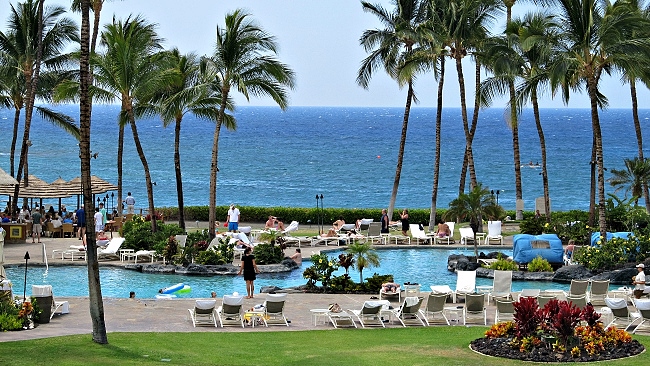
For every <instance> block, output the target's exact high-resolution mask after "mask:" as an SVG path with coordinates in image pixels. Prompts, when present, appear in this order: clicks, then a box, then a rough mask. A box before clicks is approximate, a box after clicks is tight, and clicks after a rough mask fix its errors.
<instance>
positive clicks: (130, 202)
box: [124, 192, 135, 214]
mask: <svg viewBox="0 0 650 366" xmlns="http://www.w3.org/2000/svg"><path fill="white" fill-rule="evenodd" d="M124 203H126V213H127V214H133V213H134V212H135V198H133V196H131V192H129V193H127V196H126V198H125V199H124Z"/></svg>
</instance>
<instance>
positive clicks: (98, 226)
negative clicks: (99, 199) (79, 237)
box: [93, 207, 104, 234]
mask: <svg viewBox="0 0 650 366" xmlns="http://www.w3.org/2000/svg"><path fill="white" fill-rule="evenodd" d="M93 217H94V218H95V233H97V234H99V233H101V232H102V231H104V216H102V213H101V212H99V208H97V207H95V216H93Z"/></svg>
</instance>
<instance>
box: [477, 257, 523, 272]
mask: <svg viewBox="0 0 650 366" xmlns="http://www.w3.org/2000/svg"><path fill="white" fill-rule="evenodd" d="M484 267H487V268H489V269H494V270H499V271H516V270H517V269H518V266H517V263H515V262H513V261H511V260H508V258H504V257H503V255H502V254H501V253H499V255H498V256H497V260H496V261H494V262H492V263H490V265H489V266H484Z"/></svg>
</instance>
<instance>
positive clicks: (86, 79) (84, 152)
mask: <svg viewBox="0 0 650 366" xmlns="http://www.w3.org/2000/svg"><path fill="white" fill-rule="evenodd" d="M81 13H82V16H81V57H80V59H79V63H80V94H79V109H80V113H79V122H80V123H79V130H80V131H79V132H80V135H81V136H80V141H79V153H80V155H81V184H82V186H83V194H84V206H85V207H88V209H87V210H86V223H87V224H88V225H87V227H89V226H91V222H92V219H91V217H92V211H91V209H92V207H93V205H94V203H93V197H92V188H91V184H90V124H91V108H90V106H91V104H92V100H91V97H90V95H89V92H88V89H89V86H90V65H89V58H90V57H89V54H90V52H89V49H88V43H89V37H90V36H89V34H88V32H89V30H90V24H89V22H90V21H89V18H90V14H89V13H90V0H82V1H81ZM86 232H87V237H86V238H87V239H86V245H87V247H88V251H87V254H88V298H89V300H90V301H89V307H90V318H91V320H92V323H93V341H94V342H96V343H99V344H107V343H108V337H107V336H106V322H105V321H104V302H103V300H102V288H101V283H100V279H99V264H98V262H97V248H96V242H95V231H94V230H86Z"/></svg>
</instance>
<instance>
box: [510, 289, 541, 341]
mask: <svg viewBox="0 0 650 366" xmlns="http://www.w3.org/2000/svg"><path fill="white" fill-rule="evenodd" d="M512 305H513V307H514V308H515V314H514V320H515V335H516V336H517V338H520V339H521V338H525V337H528V336H530V335H533V334H534V333H536V332H537V330H538V328H539V326H540V323H541V322H542V317H541V315H542V314H541V313H540V312H539V311H538V309H539V306H538V305H537V299H536V298H534V297H522V298H521V299H519V301H517V302H515V303H514V304H512Z"/></svg>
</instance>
